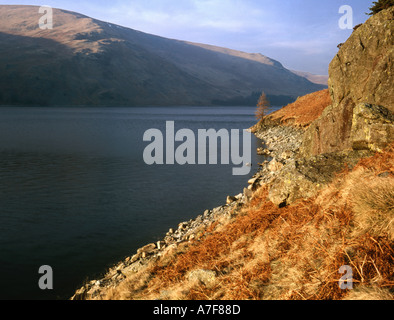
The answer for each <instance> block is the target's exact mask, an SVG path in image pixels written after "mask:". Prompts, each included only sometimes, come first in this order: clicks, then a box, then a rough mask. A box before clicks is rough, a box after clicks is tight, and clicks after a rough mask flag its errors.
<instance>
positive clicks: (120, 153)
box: [0, 107, 263, 299]
mask: <svg viewBox="0 0 394 320" xmlns="http://www.w3.org/2000/svg"><path fill="white" fill-rule="evenodd" d="M254 111H255V108H250V107H215V108H209V107H203V108H201V107H199V108H197V107H165V108H19V107H18V108H0V299H68V298H69V297H70V296H71V295H72V294H73V293H74V290H75V289H77V288H79V287H80V286H81V285H82V283H83V282H84V281H85V280H86V279H88V278H89V279H92V278H93V279H94V277H95V276H98V275H99V274H100V273H102V272H104V271H105V270H106V268H108V267H110V266H111V265H113V264H114V263H116V262H118V261H120V260H121V259H123V258H124V257H126V256H130V255H133V254H134V253H135V251H136V249H137V248H139V247H141V246H143V245H145V244H147V243H150V242H154V241H157V240H161V239H162V238H163V237H164V235H165V233H166V232H167V231H168V229H169V228H176V227H177V225H178V223H179V222H182V221H186V220H189V219H192V218H193V219H194V218H196V217H197V216H198V215H200V214H202V213H203V212H204V210H205V209H211V208H214V207H217V206H219V205H222V204H223V203H224V201H225V200H226V196H227V195H235V194H238V193H240V192H242V190H243V188H244V187H245V186H246V185H247V180H248V178H249V177H250V176H252V175H253V173H254V172H255V171H256V168H257V163H258V162H261V161H263V159H262V158H259V157H258V156H257V155H256V152H255V150H256V148H257V147H258V145H259V142H258V141H257V139H255V138H254V137H253V141H252V159H253V160H252V162H253V165H254V166H253V168H252V171H251V173H250V175H248V176H233V175H232V168H233V167H234V166H233V165H232V164H231V165H206V166H201V165H194V166H180V165H172V166H171V165H162V166H148V165H146V164H145V163H144V161H143V150H144V148H145V147H146V146H147V145H148V144H149V143H147V142H143V134H144V132H145V131H146V130H148V129H151V128H157V129H160V130H162V131H163V132H164V128H165V122H166V121H175V129H176V130H179V129H182V128H188V129H192V130H193V131H195V132H197V130H198V129H210V128H214V129H216V130H219V129H222V128H225V129H229V130H230V129H246V128H249V127H251V126H252V125H253V124H254V123H255V122H256V120H255V118H254ZM219 159H220V158H219ZM42 265H50V266H51V267H52V268H53V272H54V283H53V285H54V290H51V291H42V290H40V289H39V287H38V280H39V278H40V276H41V275H40V274H39V273H38V269H39V267H40V266H42Z"/></svg>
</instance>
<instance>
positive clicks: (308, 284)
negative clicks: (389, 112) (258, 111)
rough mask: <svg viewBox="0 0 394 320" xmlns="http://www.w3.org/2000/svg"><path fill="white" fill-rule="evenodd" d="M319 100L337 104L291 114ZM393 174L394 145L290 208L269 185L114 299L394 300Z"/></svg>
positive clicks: (116, 292) (137, 276)
mask: <svg viewBox="0 0 394 320" xmlns="http://www.w3.org/2000/svg"><path fill="white" fill-rule="evenodd" d="M316 95H317V96H318V97H322V99H321V101H320V98H319V101H320V102H322V101H325V102H324V103H323V104H327V103H328V102H329V101H328V100H327V99H326V98H327V97H326V93H325V92H320V93H316V94H315V95H311V96H309V97H307V98H306V97H304V98H301V99H300V101H303V102H304V103H306V104H298V106H299V108H298V109H297V108H296V106H297V104H296V105H292V106H289V107H288V109H292V116H293V117H296V116H297V113H299V114H303V113H305V111H306V110H305V106H306V105H308V106H310V107H312V108H314V107H315V106H316V103H307V102H308V101H309V102H311V101H313V99H314V98H315V97H316ZM317 104H320V103H317ZM301 105H302V106H303V107H301ZM323 109H324V108H323ZM297 110H298V111H297ZM318 113H320V111H318V112H316V113H315V115H316V116H317V114H318ZM276 116H278V117H279V118H280V117H281V114H280V112H278V113H277V115H276ZM311 120H313V119H311V118H310V119H308V122H309V121H311ZM297 122H299V123H302V124H303V125H305V124H306V122H305V119H304V120H302V121H297ZM393 168H394V144H393V145H392V146H391V147H390V148H388V149H387V150H385V152H383V153H377V154H376V155H375V156H373V157H371V158H366V159H362V160H361V161H360V162H359V164H358V165H357V166H356V167H354V168H353V169H352V170H351V171H350V170H344V171H343V172H342V173H340V174H338V176H337V178H336V179H335V180H334V181H333V182H332V183H331V184H330V185H328V186H327V187H325V188H324V189H322V190H321V191H320V192H319V193H318V194H317V195H316V196H315V197H313V198H310V199H302V200H300V201H298V202H296V203H295V204H293V205H291V206H288V207H286V208H281V209H279V208H277V207H276V206H274V205H273V204H272V203H271V202H269V201H268V200H267V188H266V187H264V186H263V187H261V188H260V189H258V190H257V191H256V192H255V194H254V196H253V199H252V200H251V201H250V203H249V204H248V205H246V206H244V207H242V208H241V209H239V212H237V215H236V217H235V218H233V219H231V220H227V219H225V218H223V220H221V221H217V222H216V224H214V225H213V226H211V227H210V229H209V230H207V231H206V232H205V235H204V237H203V238H202V240H201V239H199V240H194V241H191V242H189V243H183V244H182V245H180V246H179V247H178V248H177V249H176V250H175V251H172V252H170V251H169V252H168V253H167V254H165V255H163V256H162V257H161V258H160V259H159V261H157V262H155V263H153V264H152V265H151V266H150V267H148V269H144V270H143V271H141V272H140V273H137V274H135V275H133V276H131V277H129V278H128V279H127V280H126V281H125V282H124V283H122V284H121V285H120V286H119V287H117V288H115V289H111V290H109V291H108V292H107V293H106V296H105V299H229V300H232V299H237V300H239V299H268V300H269V299H318V300H322V299H355V300H359V299H392V298H393V297H394V295H393V289H394V269H393V265H394V219H393V215H394V169H393ZM343 265H349V266H351V267H352V269H353V273H354V290H341V289H340V288H339V280H340V278H341V277H342V276H343V275H342V274H340V273H339V268H340V267H341V266H343ZM193 270H211V271H214V272H216V277H214V278H212V279H210V281H206V282H205V283H202V282H198V281H196V280H193V279H192V278H190V277H189V274H190V272H191V271H193Z"/></svg>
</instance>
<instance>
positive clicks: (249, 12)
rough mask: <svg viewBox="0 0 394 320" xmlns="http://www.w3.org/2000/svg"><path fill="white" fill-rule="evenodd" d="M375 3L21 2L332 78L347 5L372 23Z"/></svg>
mask: <svg viewBox="0 0 394 320" xmlns="http://www.w3.org/2000/svg"><path fill="white" fill-rule="evenodd" d="M372 2H373V1H372V0H110V1H108V0H94V1H93V0H79V1H65V0H45V1H44V0H42V1H35V0H28V1H23V0H17V1H12V0H9V1H1V0H0V4H31V5H40V6H41V5H49V6H52V7H55V8H61V9H67V10H71V11H76V12H79V13H82V14H85V15H88V16H91V17H93V18H96V19H100V20H104V21H108V22H112V23H115V24H119V25H122V26H125V27H130V28H133V29H136V30H140V31H143V32H147V33H152V34H156V35H160V36H163V37H168V38H172V39H179V40H188V41H193V42H201V43H207V44H212V45H217V46H223V47H227V48H231V49H236V50H241V51H246V52H258V53H262V54H264V55H266V56H269V57H271V58H273V59H276V60H278V61H280V62H281V63H283V64H284V66H285V67H287V68H290V69H295V70H302V71H308V72H312V73H315V74H327V73H328V64H329V63H330V61H331V60H332V58H333V57H334V56H335V54H336V52H337V45H338V44H339V43H341V42H344V41H345V40H346V39H347V38H348V37H349V35H350V34H351V30H342V29H341V28H340V27H339V23H338V21H339V19H340V18H341V16H343V14H340V13H339V8H340V7H341V6H342V5H349V6H351V7H352V9H353V16H354V18H353V19H354V23H353V24H354V25H356V24H359V23H363V22H365V21H366V20H367V19H368V16H367V15H365V12H367V11H368V8H369V7H370V6H371V4H372Z"/></svg>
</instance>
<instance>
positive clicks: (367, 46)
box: [301, 7, 394, 156]
mask: <svg viewBox="0 0 394 320" xmlns="http://www.w3.org/2000/svg"><path fill="white" fill-rule="evenodd" d="M393 33H394V7H391V8H389V9H387V10H384V11H381V12H380V13H378V14H376V15H374V16H373V17H371V18H370V19H369V20H368V21H367V22H366V23H365V24H363V25H362V26H360V27H359V28H357V29H356V30H355V31H354V32H353V34H352V35H351V36H350V38H349V39H348V40H347V41H346V43H344V44H343V45H342V46H341V48H340V50H339V52H338V54H337V55H336V56H335V58H334V59H333V60H332V62H331V64H330V68H329V75H330V78H329V91H330V95H331V98H332V102H333V103H332V105H331V106H330V107H328V108H327V109H325V110H324V112H323V114H322V115H321V117H320V118H319V119H318V120H316V121H315V122H314V123H313V124H312V125H311V126H310V127H309V128H308V130H307V132H306V134H305V138H304V140H303V145H302V148H301V151H302V154H303V155H304V156H308V155H317V154H324V153H330V152H337V151H342V150H346V149H351V148H352V147H353V142H355V147H356V148H357V149H359V148H360V147H361V146H362V147H363V148H369V147H370V146H372V149H373V150H374V149H376V148H377V149H381V148H382V147H384V145H386V143H382V141H381V140H380V139H381V138H382V135H381V134H377V135H374V134H371V135H369V137H368V138H367V140H368V142H367V143H358V142H357V141H352V139H353V140H354V139H356V140H357V138H356V137H359V133H360V130H359V129H357V128H356V129H353V127H354V124H355V125H357V124H359V123H360V122H363V121H364V120H365V121H364V122H365V123H366V125H367V126H369V125H370V116H369V115H370V114H371V112H367V113H365V112H360V107H359V108H356V106H358V105H360V104H368V105H375V106H377V107H376V108H378V109H381V108H382V107H384V108H385V110H388V111H389V112H391V113H392V112H394V91H393V83H394V74H393V70H394V35H393ZM361 108H362V107H361ZM376 108H375V109H376ZM364 110H365V108H364ZM372 113H375V112H373V111H372ZM364 115H366V117H364ZM384 116H386V118H385V120H383V122H385V123H386V127H387V126H390V125H391V126H392V123H393V122H392V120H390V119H392V118H391V117H392V116H390V114H389V113H388V112H387V111H384V112H383V113H382V114H381V116H379V118H380V119H382V117H383V118H384ZM379 121H380V120H379ZM390 121H391V124H390ZM363 127H364V125H363ZM372 127H373V128H372ZM372 127H371V128H370V129H368V130H369V131H371V132H373V131H375V132H376V130H375V129H376V126H375V125H372ZM352 129H353V132H352ZM385 131H386V132H387V134H390V132H392V129H387V128H386V130H385ZM384 135H386V134H384ZM384 139H386V138H384ZM386 140H392V138H388V137H387V139H386Z"/></svg>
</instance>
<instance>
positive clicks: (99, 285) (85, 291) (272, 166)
mask: <svg viewBox="0 0 394 320" xmlns="http://www.w3.org/2000/svg"><path fill="white" fill-rule="evenodd" d="M302 134H303V130H302V129H297V128H293V127H290V126H267V127H264V128H261V129H260V130H258V132H255V135H256V137H257V138H259V139H260V140H261V141H262V147H261V148H259V149H258V150H257V152H258V153H259V154H262V155H265V156H266V157H267V160H266V161H265V162H264V163H261V164H259V166H258V169H257V172H256V174H255V175H254V176H253V178H252V179H250V180H249V181H248V182H246V183H245V184H246V186H245V188H244V190H243V191H242V190H240V191H241V192H240V193H239V194H238V195H233V196H228V197H227V201H226V203H225V204H223V205H222V206H219V207H217V208H214V209H207V210H206V211H205V212H204V213H203V214H201V215H199V216H198V217H196V218H195V219H194V220H193V219H192V220H189V221H185V222H181V223H179V225H178V228H177V229H170V230H169V231H168V232H167V234H166V236H165V237H164V239H162V240H161V241H158V242H156V243H151V244H147V245H146V246H144V247H142V248H140V249H138V250H137V252H136V253H135V254H134V255H131V256H129V257H127V258H126V259H124V260H123V261H121V262H119V263H118V264H116V265H114V266H113V267H112V268H110V269H109V270H108V271H107V272H106V273H105V274H104V275H103V276H102V277H101V278H100V279H95V280H90V281H88V282H87V283H85V284H84V285H83V286H82V287H81V288H80V289H79V290H77V291H76V292H75V294H74V295H73V296H72V297H71V300H81V299H83V300H84V299H100V296H101V295H102V294H103V292H104V291H106V290H108V289H110V288H114V287H117V286H118V285H119V284H120V283H121V282H122V281H124V280H125V279H126V278H127V276H128V275H130V274H135V273H137V272H141V271H143V269H144V268H147V267H148V265H151V264H152V263H154V262H155V261H156V260H157V259H159V258H162V257H164V256H166V255H173V254H175V253H177V252H178V253H179V251H180V250H183V248H184V247H185V245H186V244H187V243H188V242H190V241H199V240H200V239H202V238H203V237H204V236H206V235H207V230H208V229H209V227H211V226H212V225H213V224H214V223H219V224H220V223H223V222H224V221H226V220H229V219H232V218H234V217H235V216H237V214H238V211H239V209H240V208H242V206H243V205H244V204H245V203H247V202H248V201H249V200H250V199H251V197H252V195H253V191H254V190H256V189H257V188H258V186H260V185H263V184H267V183H269V182H270V181H272V180H273V179H275V177H276V176H277V175H278V174H279V172H280V170H281V169H282V168H283V167H284V166H285V165H286V163H287V162H288V161H290V160H292V159H293V158H294V157H295V155H296V154H297V152H298V150H299V147H300V145H301V141H302Z"/></svg>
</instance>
